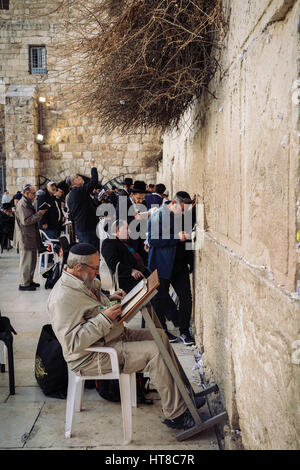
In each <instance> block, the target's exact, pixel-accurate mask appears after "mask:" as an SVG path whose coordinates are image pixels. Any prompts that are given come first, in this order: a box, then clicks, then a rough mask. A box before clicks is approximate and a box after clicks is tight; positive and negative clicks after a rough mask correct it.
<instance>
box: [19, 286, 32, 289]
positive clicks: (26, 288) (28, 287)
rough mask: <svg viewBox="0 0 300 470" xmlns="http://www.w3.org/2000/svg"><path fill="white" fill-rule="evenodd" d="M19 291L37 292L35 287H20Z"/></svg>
mask: <svg viewBox="0 0 300 470" xmlns="http://www.w3.org/2000/svg"><path fill="white" fill-rule="evenodd" d="M19 290H36V287H33V286H19Z"/></svg>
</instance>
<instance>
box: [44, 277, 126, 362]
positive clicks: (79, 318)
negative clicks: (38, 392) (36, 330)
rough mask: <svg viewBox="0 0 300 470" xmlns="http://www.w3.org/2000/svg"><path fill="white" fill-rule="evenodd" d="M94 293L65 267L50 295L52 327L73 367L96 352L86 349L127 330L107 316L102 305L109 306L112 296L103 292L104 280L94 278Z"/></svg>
mask: <svg viewBox="0 0 300 470" xmlns="http://www.w3.org/2000/svg"><path fill="white" fill-rule="evenodd" d="M91 290H92V292H93V293H94V294H95V296H96V298H94V297H93V295H92V294H91V292H90V291H89V289H88V288H87V287H86V286H85V284H84V283H83V282H82V281H81V280H80V279H78V278H77V277H75V276H73V275H72V274H69V273H68V272H67V271H63V273H62V276H61V278H60V279H59V280H58V281H57V283H56V284H55V286H54V288H53V289H52V291H51V294H50V296H49V298H48V305H47V306H48V312H49V315H50V321H51V324H52V328H53V331H54V333H55V335H56V337H57V339H58V341H59V342H60V344H61V346H62V350H63V355H64V358H65V360H66V362H68V364H69V366H70V368H71V369H72V370H74V371H76V370H78V369H80V368H81V367H82V366H83V365H84V364H85V363H87V362H88V361H89V360H90V359H91V358H92V356H93V355H94V354H95V353H91V352H88V351H86V350H85V349H86V348H88V347H89V346H91V345H92V344H94V343H95V342H99V340H100V342H101V343H103V345H105V344H106V343H108V342H109V341H112V340H114V339H116V338H118V337H119V336H121V335H122V333H123V332H124V326H123V324H121V325H118V324H117V322H112V321H111V320H110V319H109V318H108V317H106V316H105V314H104V311H103V310H102V311H101V310H100V309H99V307H101V306H108V305H109V299H108V298H107V297H106V296H105V295H104V294H103V293H102V292H101V282H100V281H99V280H98V279H95V280H94V283H93V287H92V289H91Z"/></svg>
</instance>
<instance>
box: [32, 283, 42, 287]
mask: <svg viewBox="0 0 300 470" xmlns="http://www.w3.org/2000/svg"><path fill="white" fill-rule="evenodd" d="M30 285H31V287H40V284H38V283H37V282H31V283H30Z"/></svg>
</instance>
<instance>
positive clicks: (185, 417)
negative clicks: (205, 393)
mask: <svg viewBox="0 0 300 470" xmlns="http://www.w3.org/2000/svg"><path fill="white" fill-rule="evenodd" d="M163 424H165V425H166V426H168V428H172V429H190V428H192V427H193V426H195V421H194V418H193V417H192V415H191V413H190V411H189V410H186V411H185V412H184V413H183V414H182V415H180V416H178V417H177V418H174V419H165V420H164V421H163Z"/></svg>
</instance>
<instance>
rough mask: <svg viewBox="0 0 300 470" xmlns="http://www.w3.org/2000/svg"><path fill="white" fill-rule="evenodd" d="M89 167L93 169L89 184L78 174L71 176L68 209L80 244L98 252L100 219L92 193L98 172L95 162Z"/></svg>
mask: <svg viewBox="0 0 300 470" xmlns="http://www.w3.org/2000/svg"><path fill="white" fill-rule="evenodd" d="M89 166H90V168H91V179H90V181H89V182H88V183H86V184H85V183H84V179H83V178H82V176H80V175H78V174H73V175H71V176H70V179H69V182H70V186H71V192H70V195H69V196H68V208H69V211H70V218H71V220H72V222H73V223H74V228H75V233H76V235H77V237H78V239H79V242H80V243H90V244H91V245H93V246H94V247H95V248H96V249H97V250H98V249H99V239H98V237H97V235H96V226H97V223H98V218H97V216H96V206H95V205H94V203H93V200H92V198H91V193H92V191H93V189H95V187H96V186H97V184H98V171H97V168H96V167H95V160H91V161H90V162H89Z"/></svg>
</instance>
